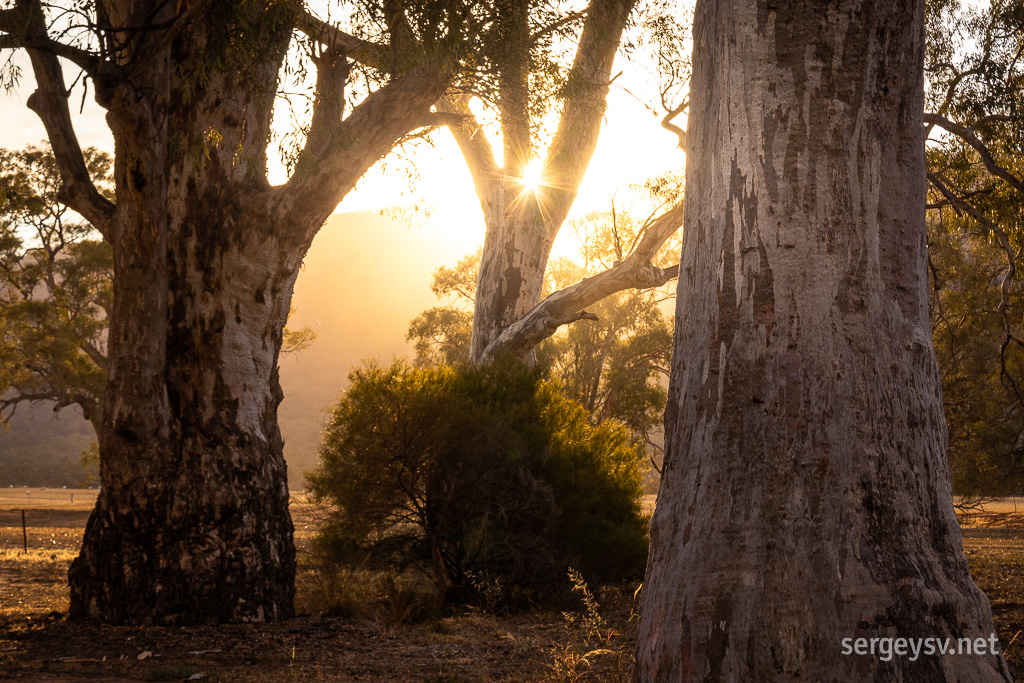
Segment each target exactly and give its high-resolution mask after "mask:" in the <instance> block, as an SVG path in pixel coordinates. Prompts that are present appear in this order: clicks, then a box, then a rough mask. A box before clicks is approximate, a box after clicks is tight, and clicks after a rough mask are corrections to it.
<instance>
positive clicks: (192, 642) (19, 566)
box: [0, 502, 1024, 683]
mask: <svg viewBox="0 0 1024 683" xmlns="http://www.w3.org/2000/svg"><path fill="white" fill-rule="evenodd" d="M292 512H293V519H294V521H295V527H296V542H297V544H298V546H299V548H300V549H302V548H305V547H306V546H307V544H308V540H309V537H310V535H311V534H312V532H313V530H314V527H315V514H314V511H313V509H312V508H311V506H309V505H308V504H306V503H302V502H300V503H293V505H292ZM87 515H88V512H87V511H86V510H69V509H34V510H32V509H30V510H29V514H28V516H27V521H28V536H29V552H28V553H23V552H21V547H22V537H21V516H20V510H0V678H4V677H6V676H8V675H10V676H19V677H21V676H25V677H29V678H35V679H36V680H47V681H51V680H52V681H57V680H65V679H67V678H69V677H77V678H84V679H85V680H89V679H92V680H107V681H110V680H115V679H118V680H124V679H129V678H130V679H134V680H181V679H184V678H187V677H188V676H191V675H193V674H197V673H202V674H204V678H203V680H204V681H239V682H240V683H263V682H270V681H275V682H276V681H282V680H295V681H347V680H387V681H416V682H419V683H462V682H470V681H473V682H476V681H557V682H563V681H601V682H605V681H608V682H611V683H614V682H616V681H629V680H631V679H632V667H633V658H632V652H633V644H634V642H635V635H634V629H635V624H636V621H635V619H633V618H632V617H633V612H634V603H633V594H632V593H633V588H634V587H620V588H618V589H609V590H604V591H600V592H591V587H585V588H584V587H579V588H578V589H577V591H576V594H575V597H576V601H575V602H574V603H573V604H572V606H571V607H570V608H569V609H566V610H564V611H554V610H543V609H538V610H537V611H534V612H532V613H528V614H520V615H515V616H506V617H498V616H494V615H490V614H484V613H480V612H461V613H451V612H449V613H445V612H439V611H438V610H437V607H436V605H429V604H427V605H422V604H419V603H418V600H420V598H421V596H420V595H419V594H418V592H417V590H415V588H416V587H415V585H409V584H403V583H402V580H400V579H396V577H385V576H381V575H377V574H369V573H350V574H340V573H338V574H334V575H331V574H330V573H325V572H324V571H323V570H317V569H316V568H315V566H314V565H313V564H312V563H310V562H308V561H305V562H302V563H301V564H300V573H299V577H298V586H297V588H298V595H297V607H298V610H299V611H300V612H301V613H304V615H303V616H300V617H299V618H297V619H294V620H292V621H289V622H286V623H283V624H271V625H260V626H252V625H234V626H204V627H198V628H190V629H170V628H168V629H158V628H129V627H108V626H96V625H83V624H78V623H70V622H68V621H67V620H66V619H64V618H63V617H62V616H60V615H57V614H54V613H66V611H67V588H66V584H65V580H66V579H65V577H66V573H67V567H68V565H69V564H70V562H71V560H72V558H73V557H74V555H75V554H76V552H77V548H78V544H79V543H80V540H81V534H82V530H83V528H84V525H85V521H86V518H87ZM964 546H965V550H966V553H967V557H968V561H969V562H970V565H971V571H972V574H973V575H974V577H975V579H976V580H977V581H978V584H979V585H980V586H981V587H982V588H983V589H984V590H985V591H986V593H987V594H988V596H989V599H990V600H991V602H992V607H993V613H994V615H995V618H996V624H997V628H998V631H999V634H1000V637H1001V639H1002V642H1003V647H1004V650H1005V651H1006V655H1007V659H1008V661H1009V662H1010V665H1011V668H1012V670H1013V671H1014V673H1015V674H1016V675H1018V676H1021V675H1024V634H1020V632H1021V631H1022V630H1024V514H1013V513H1012V512H1009V511H992V512H987V513H980V514H975V515H972V517H971V519H970V521H969V524H965V526H964ZM1017 634H1020V637H1019V638H1017V640H1016V641H1013V644H1012V645H1009V643H1010V642H1011V640H1012V639H1013V638H1014V636H1015V635H1017ZM145 652H150V653H152V656H148V657H145V658H143V659H141V660H140V659H139V656H140V655H142V654H143V653H145ZM119 677H120V678H119Z"/></svg>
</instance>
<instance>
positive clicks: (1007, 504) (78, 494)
mask: <svg viewBox="0 0 1024 683" xmlns="http://www.w3.org/2000/svg"><path fill="white" fill-rule="evenodd" d="M97 495H99V489H47V488H6V489H3V488H0V510H40V509H47V510H52V509H57V510H91V509H92V508H93V507H94V506H95V505H96V496H97ZM291 499H292V502H293V503H299V504H305V503H308V502H309V498H308V496H307V495H306V492H305V491H292V492H291ZM656 499H657V496H655V495H653V494H649V495H645V496H644V497H643V506H644V510H646V511H647V512H653V511H654V502H655V500H656ZM973 512H976V513H997V514H1006V513H1024V497H1020V496H1016V497H1012V498H997V499H994V500H991V501H989V502H986V503H985V504H984V505H983V506H981V507H980V508H979V509H977V510H974V511H973Z"/></svg>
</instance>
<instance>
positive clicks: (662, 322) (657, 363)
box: [406, 177, 681, 451]
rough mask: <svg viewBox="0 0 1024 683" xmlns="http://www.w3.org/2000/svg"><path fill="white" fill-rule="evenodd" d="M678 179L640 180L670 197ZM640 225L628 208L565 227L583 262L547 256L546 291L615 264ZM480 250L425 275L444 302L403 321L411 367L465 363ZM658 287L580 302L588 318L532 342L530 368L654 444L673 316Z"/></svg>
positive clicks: (597, 414) (673, 245)
mask: <svg viewBox="0 0 1024 683" xmlns="http://www.w3.org/2000/svg"><path fill="white" fill-rule="evenodd" d="M678 184H679V179H678V178H668V177H666V178H659V179H656V180H654V181H651V183H649V186H648V189H649V190H650V191H651V194H652V196H653V197H655V198H657V199H661V200H662V201H673V202H678V201H679V198H680V194H681V193H680V191H679V188H678ZM645 225H646V224H639V223H638V222H636V221H634V220H633V219H632V218H631V217H630V216H629V215H628V214H623V213H618V214H617V213H616V212H615V211H614V210H613V211H608V212H593V213H590V214H588V215H587V216H585V217H583V218H582V219H580V220H577V221H573V222H572V224H571V227H572V229H573V231H574V233H575V235H576V238H577V241H578V243H579V247H580V257H581V258H580V261H581V262H582V265H580V264H578V263H576V262H575V261H573V260H570V259H567V258H559V259H556V260H554V261H552V262H551V264H550V265H549V267H548V271H547V274H546V279H547V284H546V286H545V292H551V291H558V290H560V289H564V288H565V287H568V286H569V285H571V284H572V283H574V282H579V281H581V280H584V279H586V278H588V277H591V276H593V275H594V274H596V273H600V272H604V271H606V270H607V269H608V268H612V267H614V264H615V263H617V262H619V261H621V260H622V258H623V255H624V254H628V253H629V252H630V251H631V250H632V249H633V247H634V246H635V244H636V243H637V242H638V241H639V240H640V239H642V235H643V230H644V227H645ZM677 247H678V239H673V240H670V243H669V244H668V246H667V247H666V248H665V249H664V250H663V251H662V252H661V253H660V254H659V256H658V259H656V261H655V263H656V264H661V263H662V262H663V261H665V260H666V258H667V257H670V256H671V255H672V253H673V251H674V250H676V249H677ZM480 254H481V252H480V250H477V252H476V253H473V254H467V255H466V256H464V257H463V258H462V259H460V260H459V262H458V263H457V264H456V265H455V266H454V267H444V266H443V267H441V268H438V269H437V270H436V271H435V272H434V279H433V282H432V283H431V290H432V291H433V292H434V294H435V295H436V296H437V297H438V298H439V299H447V300H448V303H447V304H446V305H443V306H437V307H434V308H431V309H428V310H426V311H424V312H423V313H421V314H419V315H418V316H417V317H416V318H414V319H413V320H412V321H411V322H410V323H409V331H408V334H407V335H406V339H407V340H408V341H411V342H413V345H414V348H415V351H416V358H415V364H416V366H417V367H431V366H438V365H456V364H460V363H466V362H468V360H469V347H470V343H469V342H470V335H471V332H472V325H473V315H472V305H473V300H474V292H475V287H476V281H477V277H478V273H479V269H480ZM670 296H671V294H670V293H669V292H668V291H666V289H665V288H657V289H646V290H636V289H631V290H626V291H622V292H616V293H614V294H611V295H610V296H608V297H606V298H605V299H603V300H601V301H600V302H598V303H596V304H594V305H593V306H591V307H590V308H589V313H590V319H589V320H587V321H585V322H581V323H579V324H576V325H568V326H565V327H563V328H562V329H561V330H559V331H558V332H557V333H555V334H554V335H553V336H551V337H550V338H548V339H546V340H544V341H543V342H541V343H540V345H539V346H538V347H537V352H536V357H537V363H538V366H539V367H541V368H543V369H544V370H545V371H547V372H548V373H549V374H550V375H551V376H552V377H554V378H556V379H557V380H559V381H560V382H561V383H562V385H563V388H564V391H565V394H566V395H567V396H568V397H570V398H572V399H573V400H575V401H577V402H578V403H580V404H581V405H582V406H583V407H584V408H586V410H587V411H588V412H589V414H590V421H591V422H592V423H594V424H599V423H601V422H603V421H604V420H607V419H614V420H617V421H619V422H621V423H622V424H624V425H626V426H627V427H628V428H629V430H630V431H631V432H632V435H633V438H634V440H635V441H636V442H638V443H643V444H645V445H646V446H647V447H648V448H650V449H651V450H652V451H660V450H661V444H660V440H659V439H658V438H657V435H656V434H655V431H656V430H657V429H658V427H659V426H660V423H661V420H662V415H663V413H664V410H665V387H664V380H665V378H666V377H667V375H668V363H669V354H670V352H671V348H672V321H671V319H670V318H669V317H667V316H666V315H664V313H662V311H661V309H660V304H661V303H662V302H663V301H665V300H666V299H667V298H669V297H670Z"/></svg>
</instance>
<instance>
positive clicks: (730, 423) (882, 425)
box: [637, 0, 1010, 682]
mask: <svg viewBox="0 0 1024 683" xmlns="http://www.w3.org/2000/svg"><path fill="white" fill-rule="evenodd" d="M923 13H924V1H923V0H905V1H900V2H883V1H872V0H834V1H832V2H827V3H824V2H816V1H813V0H804V1H800V0H790V1H784V2H767V1H764V0H761V1H758V2H749V3H748V2H736V1H733V0H700V1H699V2H698V6H697V10H696V17H695V20H696V21H695V28H694V60H693V62H694V75H693V81H692V88H691V92H692V103H691V106H690V119H689V129H688V136H687V137H688V145H689V148H688V158H687V192H686V196H687V204H686V209H685V212H686V213H685V223H684V230H685V233H684V239H683V249H682V258H681V261H680V270H679V285H678V301H677V315H676V321H677V322H676V341H675V355H674V359H673V366H672V376H671V387H670V391H669V403H668V409H667V412H666V417H665V424H666V432H667V447H666V458H665V469H664V475H663V480H662V485H661V491H660V493H659V496H658V504H657V508H656V511H655V513H654V517H653V520H652V524H651V554H650V561H649V564H648V570H647V577H646V581H645V583H644V587H643V595H642V602H641V610H640V611H641V620H640V627H639V629H640V630H639V642H638V646H637V663H638V671H639V678H640V679H641V680H644V681H698V680H700V681H783V680H785V681H793V680H801V681H883V680H884V681H908V682H909V681H961V682H964V681H1003V680H1010V676H1009V673H1008V670H1007V668H1006V664H1005V662H1004V661H1003V659H1002V657H1001V656H966V655H965V656H946V657H938V656H924V655H922V656H920V657H918V658H916V660H914V661H911V657H909V656H902V657H901V656H894V657H892V658H891V659H890V660H889V661H882V658H880V657H879V656H874V657H872V656H857V655H849V656H846V655H844V654H842V650H843V648H842V641H843V639H844V638H859V637H864V638H880V637H903V638H929V637H935V638H947V637H948V638H952V639H954V640H955V639H957V638H960V637H970V638H972V639H973V638H978V637H980V638H987V637H988V636H989V635H990V634H991V633H993V632H994V629H993V625H992V617H991V612H990V608H989V605H988V601H987V600H986V598H985V596H984V594H983V593H982V592H981V591H980V590H979V589H978V588H977V587H976V586H975V585H974V583H973V581H972V580H971V577H970V575H969V573H968V568H967V563H966V561H965V559H964V556H963V552H962V541H961V536H960V531H959V527H958V525H957V521H956V518H955V516H954V512H953V508H952V502H951V492H950V480H949V473H948V470H947V466H946V461H945V449H946V426H945V421H944V418H943V414H942V403H941V400H940V392H939V376H938V371H937V367H936V363H935V356H934V352H933V349H932V341H931V332H930V327H929V318H928V296H927V275H926V243H925V224H924V203H925V168H924V147H923V122H922V112H923V75H922V74H923V67H922V63H923V62H922V59H923V41H924V29H923Z"/></svg>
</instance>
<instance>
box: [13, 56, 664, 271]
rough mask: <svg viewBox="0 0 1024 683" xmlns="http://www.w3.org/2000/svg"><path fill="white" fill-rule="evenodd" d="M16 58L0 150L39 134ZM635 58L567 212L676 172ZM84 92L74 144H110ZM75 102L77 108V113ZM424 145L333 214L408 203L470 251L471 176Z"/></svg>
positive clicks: (473, 239)
mask: <svg viewBox="0 0 1024 683" xmlns="http://www.w3.org/2000/svg"><path fill="white" fill-rule="evenodd" d="M7 54H9V53H7ZM5 56H6V55H5ZM16 59H17V62H18V63H19V64H20V65H21V66H22V68H23V72H24V75H23V78H22V81H21V84H20V85H19V87H18V88H17V89H16V90H15V91H14V92H12V93H10V94H3V93H0V114H2V120H3V121H4V125H3V126H2V127H0V147H7V148H10V149H16V148H20V147H23V146H25V145H27V144H30V143H36V142H39V141H40V140H42V139H43V138H44V137H45V133H44V130H43V127H42V124H40V123H39V120H38V118H37V117H36V116H35V114H34V113H33V112H31V111H30V110H29V109H28V108H27V107H26V106H25V100H26V99H27V98H28V95H29V94H30V93H31V92H32V90H33V88H34V81H33V79H32V75H31V69H30V68H29V65H28V60H27V58H26V57H25V56H24V55H23V54H21V55H18V56H17V57H16ZM639 61H640V60H639V58H638V59H637V60H636V61H635V62H631V61H628V60H625V59H623V58H621V57H620V58H618V59H617V60H616V65H615V71H616V72H618V71H622V72H623V73H622V75H621V76H619V77H618V78H617V79H616V80H615V82H614V83H613V85H612V89H611V93H610V94H609V97H608V111H607V115H606V123H605V126H604V128H603V130H602V133H601V138H600V141H599V143H598V148H597V152H596V154H595V156H594V160H593V163H591V165H590V168H589V170H588V172H587V176H586V179H585V180H584V183H583V186H582V188H581V191H580V195H579V198H578V199H577V201H576V204H575V206H574V209H573V215H575V216H578V215H582V214H584V213H586V212H588V211H592V210H607V209H608V208H610V206H611V200H612V197H613V196H615V202H616V208H617V209H618V210H620V211H621V210H628V209H629V207H630V205H631V204H632V203H633V202H634V201H636V195H635V193H634V192H631V191H630V189H629V186H630V185H631V184H633V183H642V182H643V181H644V180H645V179H647V178H650V177H652V176H656V175H659V174H662V173H665V172H667V171H677V170H681V169H682V166H683V163H684V156H683V153H682V152H681V151H680V150H679V149H677V148H676V137H675V136H674V135H673V134H672V133H670V132H668V131H666V130H664V129H662V128H661V127H660V125H659V118H660V113H659V114H658V115H655V113H653V112H651V111H650V110H648V109H647V108H645V106H644V104H642V103H641V102H640V101H639V99H640V98H642V99H644V100H645V101H647V102H648V103H649V104H654V103H656V102H657V97H656V93H655V92H653V87H654V86H653V84H652V83H651V73H650V71H649V69H648V67H646V66H643V65H641V64H639V63H637V62H639ZM77 75H78V73H77V70H76V69H75V68H74V67H72V66H70V65H68V64H67V63H65V79H66V80H68V81H71V80H73V79H75V78H76V77H77ZM91 92H92V91H91V89H90V91H89V94H88V95H87V96H86V97H85V98H84V101H83V97H82V95H83V92H82V88H81V85H80V84H79V85H77V86H76V88H75V90H74V92H73V94H72V97H71V101H72V106H73V107H74V109H75V126H76V132H77V133H78V137H79V141H80V142H81V144H82V145H83V146H89V145H95V146H97V147H100V148H102V149H106V150H111V149H112V147H113V142H112V138H111V135H110V132H109V130H108V129H107V127H106V123H105V121H104V119H103V111H102V110H101V109H100V108H99V107H98V106H97V105H96V104H95V103H94V102H93V100H92V96H91ZM631 93H635V95H634V94H631ZM79 106H81V108H82V109H81V112H80V113H79V112H78V107H79ZM277 118H278V120H280V121H281V122H282V123H281V124H279V125H278V126H277V129H278V131H279V132H284V131H285V130H286V126H287V125H289V124H288V123H286V121H287V120H288V116H287V115H284V114H283V113H282V115H279V116H278V117H277ZM431 142H432V144H429V145H428V144H423V143H421V144H416V145H412V146H409V147H407V148H406V149H404V150H400V151H399V152H398V153H393V154H391V155H389V157H388V158H387V159H386V160H385V162H384V163H383V164H378V165H377V166H375V167H374V168H373V169H371V170H370V171H369V172H368V173H367V174H366V176H364V178H363V180H362V181H361V182H360V183H359V185H358V186H357V187H356V189H355V190H354V191H353V192H351V193H350V194H349V195H348V196H347V197H346V198H345V200H344V201H343V202H342V203H341V205H340V206H339V207H338V209H337V211H338V212H352V211H365V210H380V209H382V208H386V207H410V206H419V207H421V208H428V209H429V211H430V217H429V218H428V219H427V220H426V221H425V222H424V223H423V225H422V226H421V227H422V228H425V229H429V230H431V231H432V232H433V233H434V235H435V237H436V239H439V240H443V241H445V242H447V243H449V245H450V246H451V247H453V248H455V249H456V250H457V251H459V252H461V253H468V252H471V251H473V250H474V249H475V248H476V246H477V245H478V244H481V243H482V242H483V217H482V214H481V212H480V209H479V204H478V203H477V199H476V196H475V194H474V192H473V184H472V181H471V179H470V176H469V173H468V171H467V170H466V168H465V165H464V163H463V161H462V158H461V154H460V152H459V150H458V147H457V146H456V145H455V142H454V140H453V139H452V137H451V135H450V134H448V133H447V131H444V130H441V131H438V132H435V133H434V134H433V135H432V139H431ZM498 142H499V140H498V139H497V136H496V135H495V136H494V138H493V139H492V144H494V146H495V147H496V150H497V151H498V152H499V153H500V144H498ZM270 161H271V171H270V176H271V181H272V182H274V183H279V182H282V181H283V180H284V179H285V172H284V168H283V166H282V165H281V163H280V161H279V160H278V155H277V150H276V145H273V146H272V149H271V151H270ZM413 168H414V169H415V172H416V174H417V175H418V180H416V181H414V182H413V183H410V181H409V180H407V176H408V171H409V170H410V169H413ZM647 210H649V208H648V207H647V205H646V204H643V205H639V206H638V207H637V213H646V211H647ZM408 215H410V216H413V218H412V221H413V222H414V223H420V222H421V220H422V219H420V218H419V217H418V216H419V214H415V213H410V214H408ZM563 232H565V233H570V232H571V231H563ZM567 236H569V237H571V235H567ZM571 242H572V240H571V239H561V240H559V243H556V246H555V254H554V255H555V256H558V255H571V254H572V253H573V251H574V248H573V246H572V244H571ZM438 265H440V264H438Z"/></svg>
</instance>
